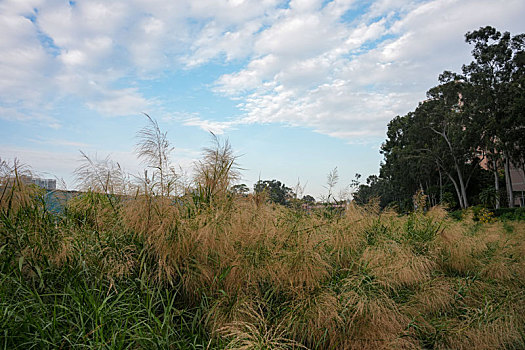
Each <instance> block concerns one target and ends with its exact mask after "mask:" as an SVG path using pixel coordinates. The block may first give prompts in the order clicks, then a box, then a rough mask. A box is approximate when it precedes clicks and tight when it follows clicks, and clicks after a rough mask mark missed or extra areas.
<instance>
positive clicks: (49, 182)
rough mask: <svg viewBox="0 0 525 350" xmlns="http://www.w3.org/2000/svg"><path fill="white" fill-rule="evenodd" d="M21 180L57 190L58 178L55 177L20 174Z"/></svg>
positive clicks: (50, 189)
mask: <svg viewBox="0 0 525 350" xmlns="http://www.w3.org/2000/svg"><path fill="white" fill-rule="evenodd" d="M13 180H14V179H13ZM20 180H21V181H22V182H23V183H25V184H28V185H29V184H34V185H37V186H38V187H42V188H43V189H46V190H48V191H55V190H56V189H57V180H55V179H43V178H40V177H32V176H27V175H22V176H20Z"/></svg>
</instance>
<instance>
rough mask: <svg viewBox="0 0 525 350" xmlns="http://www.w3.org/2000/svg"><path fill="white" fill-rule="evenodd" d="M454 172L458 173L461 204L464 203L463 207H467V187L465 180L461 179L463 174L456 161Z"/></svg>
mask: <svg viewBox="0 0 525 350" xmlns="http://www.w3.org/2000/svg"><path fill="white" fill-rule="evenodd" d="M456 172H457V174H458V179H459V186H460V190H461V196H462V197H463V205H464V208H468V200H467V189H466V188H465V182H464V181H463V174H462V173H461V170H460V169H459V166H458V164H457V163H456Z"/></svg>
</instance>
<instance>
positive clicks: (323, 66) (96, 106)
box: [0, 0, 525, 197]
mask: <svg viewBox="0 0 525 350" xmlns="http://www.w3.org/2000/svg"><path fill="white" fill-rule="evenodd" d="M524 18H525V1H523V0H434V1H409V0H378V1H361V0H333V1H326V0H325V1H316V0H299V1H295V0H292V1H278V0H127V1H124V0H122V1H119V0H115V1H111V0H106V1H91V0H85V1H82V0H78V1H63V0H59V1H55V0H0V50H1V54H0V158H2V159H13V158H14V157H17V158H19V159H20V160H21V161H23V162H25V163H27V164H29V165H31V166H32V167H33V169H34V170H36V171H38V172H40V173H41V174H44V175H45V176H47V177H50V176H57V177H59V178H64V180H65V181H66V183H67V186H68V188H74V187H75V184H74V182H73V177H72V172H73V170H74V169H75V168H76V167H77V166H78V165H79V159H80V156H79V155H80V153H79V150H83V151H84V152H86V153H88V154H90V155H97V156H98V157H105V156H107V155H110V157H111V158H112V159H114V160H115V161H118V162H120V163H121V164H122V165H123V166H124V167H125V168H126V169H127V170H128V171H129V172H131V173H138V172H139V170H140V169H141V165H140V164H139V162H138V161H137V160H136V157H135V156H134V154H133V150H134V145H135V142H136V138H135V134H136V132H137V131H138V130H139V129H140V128H141V127H143V126H144V125H145V124H146V119H145V117H144V116H143V115H142V114H141V113H142V112H145V113H148V114H150V115H151V116H152V117H154V118H156V119H157V120H158V122H159V124H160V126H161V128H162V129H164V130H165V131H167V132H168V136H169V138H170V140H171V141H172V143H173V145H174V146H175V151H174V152H173V155H172V156H173V161H174V162H175V163H176V164H179V165H181V166H182V167H183V168H186V169H189V168H191V164H192V162H193V161H194V160H195V159H197V158H198V157H199V154H200V150H201V149H202V147H205V146H206V145H207V144H208V143H209V131H212V132H214V133H216V134H219V135H221V137H223V138H228V139H229V140H230V142H231V143H232V145H233V148H234V149H235V150H236V152H237V153H238V154H239V155H240V156H241V157H240V158H239V163H240V165H241V166H242V167H243V168H244V169H245V170H244V172H243V182H245V183H247V184H248V185H250V186H251V185H252V184H253V183H254V182H255V181H257V179H259V178H261V179H274V178H275V179H279V180H281V181H282V182H284V183H286V184H287V185H289V186H293V185H294V184H296V183H297V181H298V180H299V181H300V182H301V184H303V185H306V189H305V192H306V193H310V194H312V195H314V196H316V197H319V196H320V195H322V194H323V193H324V192H326V190H325V189H324V188H323V185H324V184H325V182H326V175H327V173H328V172H329V171H330V170H331V169H333V168H334V167H336V166H337V167H338V170H339V175H340V187H343V186H345V185H347V184H349V183H350V181H351V179H352V178H353V176H354V174H355V173H357V172H358V173H361V174H363V178H366V176H368V175H370V174H373V173H377V172H378V167H379V162H380V160H381V156H380V154H379V147H380V145H381V142H382V141H383V140H384V138H385V131H386V125H387V123H388V121H389V120H390V119H392V118H393V117H395V116H396V115H399V114H405V113H407V112H408V111H410V110H412V109H414V108H415V107H416V106H417V103H418V101H421V100H423V99H424V98H425V92H426V91H427V90H428V89H429V88H431V87H432V86H434V85H436V84H437V77H438V75H439V73H441V72H442V71H443V70H454V71H459V70H460V69H461V65H462V64H464V63H468V62H470V47H469V46H468V45H467V44H466V43H465V42H464V34H465V33H466V32H467V31H472V30H475V29H478V28H479V27H481V26H485V25H492V26H495V27H496V28H497V29H498V30H501V31H510V32H511V33H512V34H518V33H523V32H525V20H524Z"/></svg>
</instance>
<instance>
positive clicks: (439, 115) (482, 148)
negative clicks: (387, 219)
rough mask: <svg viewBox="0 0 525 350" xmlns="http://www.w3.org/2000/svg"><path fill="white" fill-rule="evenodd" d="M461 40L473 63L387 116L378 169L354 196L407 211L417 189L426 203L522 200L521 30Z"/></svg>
mask: <svg viewBox="0 0 525 350" xmlns="http://www.w3.org/2000/svg"><path fill="white" fill-rule="evenodd" d="M465 40H466V42H467V43H468V44H470V45H472V46H473V50H472V58H473V61H472V62H471V63H469V64H465V65H463V67H462V72H461V73H452V72H449V71H445V72H443V74H441V75H440V76H439V83H440V84H439V85H438V86H436V87H434V88H432V89H430V90H429V91H428V92H427V100H425V101H424V102H421V103H420V104H419V106H418V107H417V108H416V109H415V110H414V111H413V112H409V113H408V114H406V115H404V116H397V117H395V118H394V119H392V120H391V121H390V123H389V124H388V131H387V138H386V140H385V142H384V143H383V145H382V147H381V154H383V155H384V161H383V163H382V164H381V168H380V174H379V176H375V175H372V176H370V177H369V178H368V179H367V181H366V184H362V185H361V186H360V187H359V190H358V192H357V194H356V196H355V198H356V200H357V201H358V202H360V203H367V202H368V201H369V200H370V199H371V198H375V197H380V198H381V206H382V207H386V206H395V207H397V208H398V209H399V210H401V211H405V212H406V211H409V210H412V201H411V197H412V195H413V194H414V193H415V192H416V191H417V190H423V191H424V192H425V193H426V194H427V195H428V206H433V205H436V204H441V205H447V206H449V207H453V208H461V209H465V208H468V207H469V206H471V205H483V206H484V207H486V208H491V209H494V208H495V209H499V208H500V207H504V206H508V207H514V206H516V205H519V203H521V205H523V204H522V203H523V176H525V175H523V174H525V173H524V172H525V153H524V152H525V144H524V143H523V142H524V140H525V138H524V137H523V130H524V128H525V114H524V113H523V110H524V108H525V34H518V35H514V36H511V35H510V33H509V32H504V33H501V32H499V31H497V30H496V29H495V28H493V27H490V26H487V27H482V28H480V29H478V30H475V31H473V32H469V33H467V34H466V35H465ZM512 168H514V171H515V172H516V174H519V176H516V178H515V179H514V181H516V180H517V181H518V182H521V184H513V183H512V181H513V179H512V177H511V172H512V171H513V169H512ZM518 186H520V187H518Z"/></svg>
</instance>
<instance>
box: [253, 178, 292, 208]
mask: <svg viewBox="0 0 525 350" xmlns="http://www.w3.org/2000/svg"><path fill="white" fill-rule="evenodd" d="M253 189H254V191H255V193H265V194H266V195H267V196H268V200H269V201H270V202H273V203H277V204H282V205H285V204H286V203H287V200H288V199H289V198H290V197H291V196H292V189H291V188H289V187H286V185H285V184H283V183H281V182H280V181H278V180H264V181H263V180H259V181H257V183H256V184H255V185H254V187H253Z"/></svg>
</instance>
